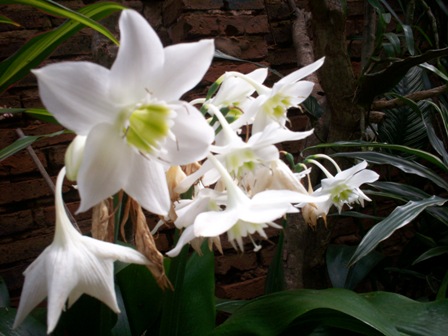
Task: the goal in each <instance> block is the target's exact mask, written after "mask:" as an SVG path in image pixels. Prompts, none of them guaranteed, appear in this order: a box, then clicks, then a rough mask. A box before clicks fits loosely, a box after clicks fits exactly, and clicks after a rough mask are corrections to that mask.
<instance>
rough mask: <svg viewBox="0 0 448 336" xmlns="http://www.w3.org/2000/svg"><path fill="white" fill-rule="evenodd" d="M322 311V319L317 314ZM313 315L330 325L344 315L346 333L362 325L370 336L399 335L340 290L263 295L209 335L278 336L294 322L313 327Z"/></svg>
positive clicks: (371, 310)
mask: <svg viewBox="0 0 448 336" xmlns="http://www.w3.org/2000/svg"><path fill="white" fill-rule="evenodd" d="M323 310H325V312H326V316H325V317H322V315H321V314H319V313H320V312H322V311H323ZM315 314H317V315H318V317H319V318H318V320H321V322H322V323H325V324H327V325H330V326H331V325H333V324H340V322H338V320H339V321H340V318H341V317H343V316H346V317H350V319H347V320H344V321H346V322H347V323H346V325H345V326H344V327H345V329H347V330H353V329H355V330H359V329H358V328H359V327H360V325H361V326H364V328H367V330H370V333H371V334H372V335H378V334H382V335H387V336H392V335H394V336H395V335H396V336H398V335H400V334H399V333H398V331H397V330H396V329H395V327H394V325H393V323H392V322H391V321H390V320H389V319H388V317H387V316H386V315H384V314H382V313H381V311H379V310H377V309H376V308H375V307H374V306H372V305H371V304H370V303H369V302H368V301H367V300H366V299H365V298H364V297H362V296H359V295H357V294H355V293H354V292H352V291H349V290H345V289H339V288H331V289H326V290H321V291H317V290H296V291H285V292H277V293H273V294H270V295H266V296H263V297H261V298H258V299H255V300H253V301H250V302H249V303H247V304H246V305H244V306H242V307H241V308H240V309H238V310H236V311H235V312H234V313H233V314H232V316H230V318H229V319H228V320H227V321H225V322H224V323H223V324H222V325H220V326H219V327H217V328H216V329H215V330H214V332H213V333H212V335H215V336H218V335H228V336H230V335H258V336H264V335H266V336H272V335H281V334H282V332H284V331H286V330H287V329H288V328H289V327H290V326H292V325H293V323H294V324H295V323H299V322H300V323H301V324H302V325H306V324H307V321H308V322H310V323H312V324H315V323H316V316H315ZM313 315H314V316H313ZM317 322H319V321H317ZM338 326H339V325H338ZM364 330H365V329H364ZM375 331H376V332H375ZM289 334H291V335H294V334H296V335H297V334H301V333H297V332H296V333H288V335H289Z"/></svg>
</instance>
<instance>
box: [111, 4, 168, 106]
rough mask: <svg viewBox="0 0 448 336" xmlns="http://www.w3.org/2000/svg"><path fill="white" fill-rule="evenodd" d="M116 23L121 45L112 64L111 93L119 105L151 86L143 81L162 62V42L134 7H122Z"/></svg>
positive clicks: (143, 95)
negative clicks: (118, 26)
mask: <svg viewBox="0 0 448 336" xmlns="http://www.w3.org/2000/svg"><path fill="white" fill-rule="evenodd" d="M119 25H120V49H119V50H118V55H117V59H116V60H115V62H114V64H113V65H112V68H111V79H112V80H111V87H110V90H111V91H110V94H111V99H114V101H115V102H116V103H118V104H119V105H128V104H134V103H136V102H138V101H139V100H140V99H142V98H143V97H145V95H146V90H150V88H149V87H145V84H146V83H147V82H148V81H150V80H152V79H153V77H154V72H155V69H158V68H160V67H161V66H162V65H163V58H164V56H163V46H162V43H161V42H160V39H159V37H158V36H157V34H156V32H155V31H154V29H152V28H151V26H150V25H149V23H148V22H147V21H146V20H145V19H144V18H143V17H142V16H141V15H140V14H138V13H137V12H136V11H134V10H130V9H129V10H124V11H123V12H122V13H121V16H120V22H119ZM156 85H157V84H156Z"/></svg>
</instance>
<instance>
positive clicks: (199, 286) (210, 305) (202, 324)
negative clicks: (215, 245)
mask: <svg viewBox="0 0 448 336" xmlns="http://www.w3.org/2000/svg"><path fill="white" fill-rule="evenodd" d="M188 249H189V247H188V246H185V247H184V248H183V249H182V252H181V253H180V254H179V256H177V257H176V258H173V259H172V260H171V266H170V270H169V273H168V275H169V278H170V280H171V283H172V284H173V286H174V288H175V290H174V292H168V293H165V294H166V295H165V296H164V298H163V300H164V301H163V307H162V309H163V311H162V317H161V326H160V331H159V335H163V336H171V335H176V336H181V335H182V336H183V335H207V334H209V333H210V331H211V330H212V329H213V328H214V326H215V302H214V300H215V277H214V254H213V252H212V251H209V249H208V246H207V241H205V242H204V243H203V245H202V255H198V254H197V253H196V252H195V253H193V254H192V255H191V256H190V258H188V259H187V257H188ZM187 260H188V261H187Z"/></svg>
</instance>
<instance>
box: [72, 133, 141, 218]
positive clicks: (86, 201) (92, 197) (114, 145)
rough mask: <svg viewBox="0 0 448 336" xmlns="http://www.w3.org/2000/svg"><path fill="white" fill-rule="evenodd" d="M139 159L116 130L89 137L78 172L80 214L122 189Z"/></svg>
mask: <svg viewBox="0 0 448 336" xmlns="http://www.w3.org/2000/svg"><path fill="white" fill-rule="evenodd" d="M137 155H138V154H136V153H134V152H133V150H132V148H130V147H129V146H128V145H127V144H126V143H125V142H124V140H123V139H122V138H121V137H120V136H119V134H118V132H117V130H116V129H115V128H114V127H112V126H109V125H107V124H101V125H98V126H96V127H95V128H94V129H93V130H92V131H91V132H90V134H89V136H88V137H87V141H86V147H85V150H84V158H83V161H82V163H81V167H80V169H79V172H78V190H79V194H80V196H81V204H80V206H79V209H78V211H77V212H78V213H79V212H84V211H86V210H88V209H90V208H91V207H92V206H94V205H96V204H98V203H99V202H100V201H102V200H104V199H106V198H107V197H110V196H111V195H113V194H115V193H116V192H118V191H119V190H120V189H122V188H123V187H124V185H125V183H126V182H127V181H126V180H127V178H128V176H129V168H132V167H133V165H134V161H135V156H137ZM133 178H136V177H135V176H134V177H133Z"/></svg>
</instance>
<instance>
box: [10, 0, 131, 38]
mask: <svg viewBox="0 0 448 336" xmlns="http://www.w3.org/2000/svg"><path fill="white" fill-rule="evenodd" d="M1 3H2V4H10V5H17V4H19V5H26V6H32V7H35V8H38V9H40V10H43V11H44V12H47V13H48V14H51V15H55V16H61V17H64V18H67V19H72V20H74V21H77V22H79V23H82V24H83V25H85V26H87V27H90V28H92V29H94V30H96V31H98V32H99V33H101V34H103V35H104V36H106V37H107V38H109V39H110V40H111V41H113V42H114V43H115V44H118V41H117V39H116V38H115V36H114V35H112V33H111V32H110V31H109V30H107V28H105V27H104V26H103V25H102V24H100V23H99V22H96V21H95V20H92V19H91V18H89V17H88V16H86V15H83V13H82V12H76V11H74V10H72V9H70V8H67V7H64V6H63V5H61V4H59V3H57V2H55V1H51V0H2V1H1ZM122 8H124V7H122Z"/></svg>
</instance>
